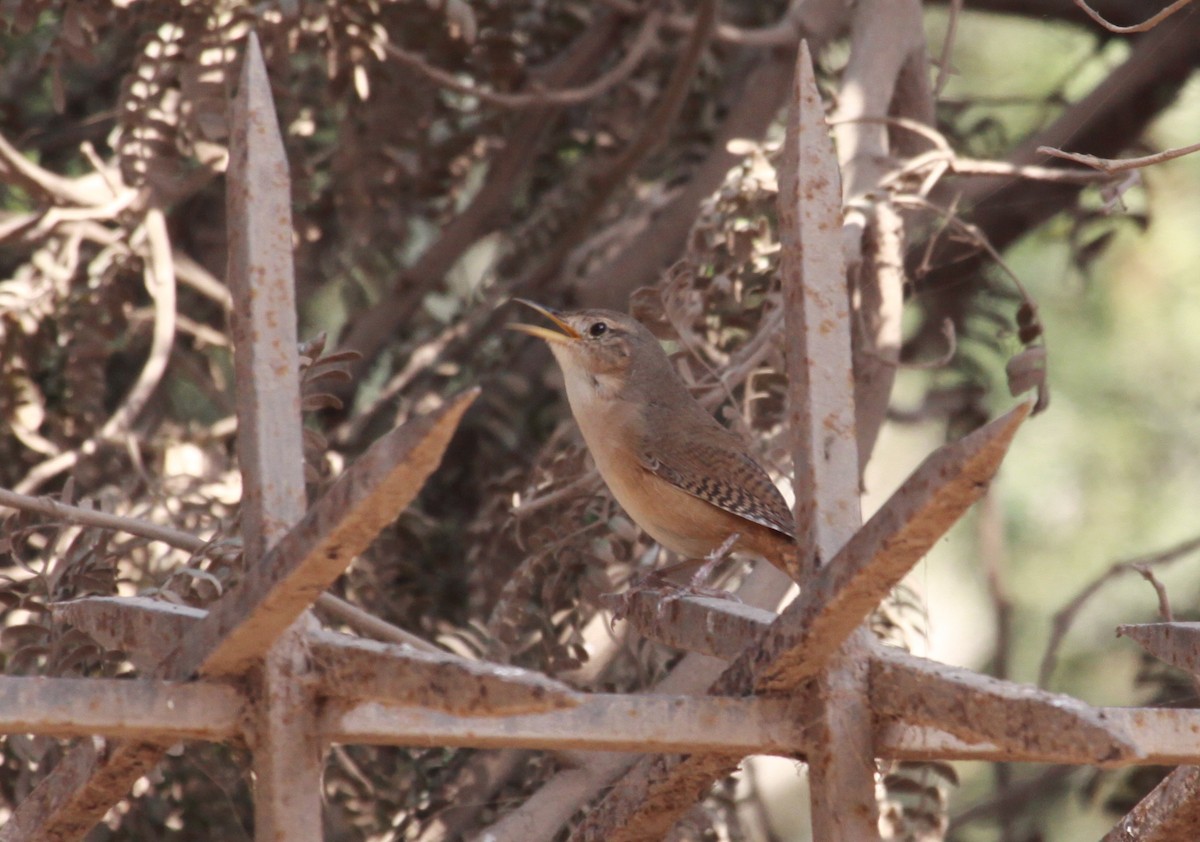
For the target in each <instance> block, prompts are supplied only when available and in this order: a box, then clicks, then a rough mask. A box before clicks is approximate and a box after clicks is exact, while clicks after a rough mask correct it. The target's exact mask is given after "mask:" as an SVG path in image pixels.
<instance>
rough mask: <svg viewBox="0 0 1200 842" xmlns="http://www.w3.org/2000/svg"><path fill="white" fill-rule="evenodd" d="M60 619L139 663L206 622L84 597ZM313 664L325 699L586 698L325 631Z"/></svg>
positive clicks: (448, 709) (449, 658) (559, 702)
mask: <svg viewBox="0 0 1200 842" xmlns="http://www.w3.org/2000/svg"><path fill="white" fill-rule="evenodd" d="M52 610H53V612H54V616H55V617H56V618H57V619H60V620H63V621H66V622H69V623H71V624H72V625H74V626H76V627H77V628H80V629H82V630H84V631H86V632H87V633H88V634H90V635H91V636H92V637H93V638H95V639H96V640H97V641H98V642H99V643H100V644H101V645H103V646H105V647H107V648H109V649H119V650H121V651H123V652H125V653H126V656H127V657H129V658H130V659H131V660H133V662H134V663H135V664H136V663H158V661H159V660H161V659H162V657H163V656H165V655H166V654H167V653H168V650H169V649H170V647H171V644H172V641H175V640H178V639H180V638H181V637H183V636H185V635H186V634H187V633H188V632H189V630H190V629H191V628H193V627H195V626H196V625H198V624H199V623H200V622H201V621H202V620H203V619H204V618H205V616H206V615H207V612H206V611H204V610H203V609H199V608H189V607H184V606H179V605H172V604H170V603H167V602H162V601H160V600H154V599H146V598H143V597H84V598H82V599H77V600H72V601H70V602H62V603H58V604H57V605H55V606H53V607H52ZM304 648H305V651H306V652H307V653H308V658H309V660H310V662H311V669H310V670H309V674H308V675H307V676H306V677H305V678H304V681H305V682H306V683H308V684H311V685H313V687H312V689H313V692H314V693H315V694H316V695H317V696H318V697H331V698H336V699H338V700H339V701H341V702H343V703H357V702H363V701H380V702H390V703H393V704H406V705H420V706H423V707H427V708H430V709H432V710H437V711H442V712H445V713H451V714H456V715H460V716H501V715H510V714H516V713H523V714H525V713H536V712H539V711H548V710H558V709H562V708H568V707H573V706H575V705H576V704H578V703H579V699H580V696H579V694H577V693H576V692H575V691H573V690H572V689H571V688H569V687H567V686H566V685H564V684H561V683H559V682H557V681H554V680H552V679H550V678H547V677H546V676H544V675H542V674H541V673H536V672H530V671H528V670H524V669H520V668H518V667H510V666H501V665H499V664H492V663H488V662H486V661H468V660H466V659H464V658H460V657H458V656H456V655H451V654H450V653H448V652H443V653H430V652H426V651H419V650H414V649H412V648H411V647H409V646H406V645H397V644H389V643H379V642H377V641H373V640H363V639H361V638H356V637H351V636H349V635H344V634H341V633H339V632H334V631H328V630H324V629H318V630H313V631H309V632H307V633H306V634H305V637H304Z"/></svg>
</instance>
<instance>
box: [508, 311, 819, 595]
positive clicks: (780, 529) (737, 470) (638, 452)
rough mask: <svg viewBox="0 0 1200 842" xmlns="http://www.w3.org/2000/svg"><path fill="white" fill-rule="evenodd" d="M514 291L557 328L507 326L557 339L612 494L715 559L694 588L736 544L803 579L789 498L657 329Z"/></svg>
mask: <svg viewBox="0 0 1200 842" xmlns="http://www.w3.org/2000/svg"><path fill="white" fill-rule="evenodd" d="M515 300H516V301H519V302H520V303H521V304H524V305H526V306H527V307H531V308H533V309H534V310H537V311H538V312H539V313H541V314H542V315H544V316H545V317H546V318H548V319H549V320H550V321H552V322H553V323H554V326H555V327H556V328H557V330H551V329H549V328H546V327H537V326H534V325H527V324H512V325H510V327H511V328H513V329H515V330H519V331H522V332H524V333H527V334H529V335H531V336H536V337H538V338H539V339H544V340H545V341H546V342H547V343H548V344H549V345H550V350H551V351H552V352H553V353H554V358H555V359H556V360H557V361H558V365H559V367H560V368H561V369H562V372H563V379H564V380H565V381H566V387H567V400H568V402H569V403H570V405H571V412H572V414H573V415H574V416H575V421H576V423H578V424H579V430H580V432H582V433H583V440H584V441H585V442H586V443H587V446H588V450H590V451H591V454H592V458H593V459H595V461H596V467H597V468H598V469H599V470H600V476H601V477H603V479H604V482H605V483H606V484H607V485H608V488H609V490H610V491H611V492H612V495H613V497H615V498H616V500H617V502H618V503H620V504H621V506H622V508H624V509H625V511H626V512H627V513H628V514H629V516H630V517H631V518H633V520H634V521H635V522H636V523H637V524H638V526H640V527H641V528H642V529H644V530H646V532H648V533H649V534H650V536H651V537H652V538H654V540H656V541H658V542H659V543H660V544H662V545H663V546H664V547H666V548H667V549H670V550H674V551H675V552H677V553H679V554H680V555H682V556H684V557H685V558H686V559H693V560H697V559H702V558H704V559H708V562H709V563H708V564H705V565H704V567H703V568H701V570H700V572H699V573H697V574H696V577H695V579H694V580H693V585H696V584H697V583H699V582H702V581H703V580H704V578H705V577H706V576H707V575H708V573H709V572H710V568H711V567H712V566H714V565H715V564H716V563H717V562H719V561H720V560H721V559H722V558H723V557H724V556H725V555H726V553H728V552H730V551H739V550H740V551H743V552H746V553H751V554H753V555H757V556H760V557H762V558H765V559H766V560H767V561H769V562H771V563H772V564H774V565H775V566H776V567H778V568H779V569H780V570H782V571H784V572H785V573H787V574H788V575H789V576H792V577H793V578H795V577H796V575H797V572H798V571H797V570H796V543H795V537H794V533H793V522H792V515H791V512H790V511H788V506H787V503H786V502H785V501H784V499H783V495H782V494H780V493H779V489H777V488H776V487H775V484H774V483H773V482H771V478H770V477H769V476H768V475H767V472H766V471H764V470H763V469H762V467H761V466H759V464H758V463H757V462H755V461H754V459H752V458H751V457H750V455H749V454H748V453H747V452H746V448H745V446H744V445H743V444H742V442H741V441H740V440H739V439H738V437H737V436H736V435H734V434H733V433H732V432H730V431H729V430H727V429H725V427H723V426H721V424H719V423H718V422H717V420H716V419H715V418H713V417H712V415H710V414H709V413H708V412H707V411H706V410H705V409H704V407H702V406H701V405H700V404H699V403H697V402H696V399H695V398H693V397H692V395H691V393H690V392H689V391H688V389H687V386H685V385H684V383H683V381H682V380H681V379H680V378H679V375H678V374H677V373H676V371H675V367H674V366H673V365H672V364H671V361H670V359H669V358H668V357H667V354H666V352H665V351H664V350H663V349H662V346H661V345H660V344H659V343H658V340H657V339H655V337H654V334H652V333H651V332H650V331H649V330H647V329H646V327H645V326H644V325H642V324H641V323H639V322H638V321H637V320H636V319H634V318H633V317H631V316H627V315H624V314H623V313H616V312H613V311H611V310H579V311H576V312H571V313H560V312H557V311H555V310H551V309H549V308H547V307H543V306H541V305H539V304H534V303H533V302H531V301H525V300H523V299H519V298H518V299H515Z"/></svg>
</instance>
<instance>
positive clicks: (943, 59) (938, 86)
mask: <svg viewBox="0 0 1200 842" xmlns="http://www.w3.org/2000/svg"><path fill="white" fill-rule="evenodd" d="M962 7H963V0H950V8H949V20H947V22H946V37H945V38H943V39H942V54H941V55H940V56H938V60H937V69H938V72H937V80H936V81H935V82H934V83H933V98H934V99H935V100H936V99H938V98H939V97H941V95H942V91H944V90H945V89H946V83H947V82H949V81H950V53H952V52H953V51H954V39H955V36H957V35H958V16H959V15H960V14H962Z"/></svg>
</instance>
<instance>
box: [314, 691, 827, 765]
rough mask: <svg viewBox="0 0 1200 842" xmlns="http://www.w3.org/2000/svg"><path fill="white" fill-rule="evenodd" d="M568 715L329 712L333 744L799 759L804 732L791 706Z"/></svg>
mask: <svg viewBox="0 0 1200 842" xmlns="http://www.w3.org/2000/svg"><path fill="white" fill-rule="evenodd" d="M578 699H579V704H578V705H577V706H576V707H573V708H570V709H569V710H561V711H552V712H547V713H539V714H530V715H522V716H506V717H496V718H487V719H482V718H480V717H466V716H453V715H451V714H444V713H437V712H434V711H429V710H422V709H419V708H406V707H399V706H396V705H384V704H377V703H366V704H360V705H355V706H354V707H352V708H350V709H349V710H343V711H336V710H333V711H329V712H327V714H326V715H325V717H324V718H323V719H322V720H321V728H322V730H323V731H324V732H325V736H326V737H327V738H328V739H329V740H330V741H331V742H337V743H377V744H390V745H404V746H470V747H474V748H500V747H507V746H513V747H516V746H519V747H522V748H531V749H552V750H597V751H627V752H664V751H666V752H672V751H686V752H720V753H735V754H737V753H741V754H783V755H792V754H795V753H797V752H799V751H802V750H803V747H804V739H803V736H804V734H803V732H804V729H803V727H802V726H801V724H800V722H799V721H798V720H799V717H798V716H796V715H795V711H794V708H795V704H794V702H793V701H792V700H788V699H779V698H776V699H755V698H745V699H741V698H721V697H693V696H626V695H618V694H599V693H598V694H594V695H584V694H580V695H579V696H578Z"/></svg>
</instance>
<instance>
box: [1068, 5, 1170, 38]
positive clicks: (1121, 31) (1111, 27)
mask: <svg viewBox="0 0 1200 842" xmlns="http://www.w3.org/2000/svg"><path fill="white" fill-rule="evenodd" d="M1190 2H1192V0H1175V2H1174V3H1172V4H1171V5H1170V6H1167V8H1165V9H1163V10H1162V11H1161V12H1159V13H1158V14H1156V15H1154V16H1153V17H1151V18H1150V19H1149V20H1146V21H1143V22H1142V23H1137V24H1134V25H1133V26H1117V25H1116V24H1114V23H1109V22H1108V21H1106V20H1105V19H1104V18H1103V17H1102V16H1101V15H1100V13H1099V12H1097V11H1096V10H1095V9H1093V8H1092V7H1091V6H1089V5H1088V4H1087V2H1086V0H1075V5H1076V6H1078V7H1079V8H1081V9H1083V11H1084V13H1085V14H1086V15H1087V16H1088V17H1089V18H1091V19H1092V20H1094V21H1095V22H1096V23H1098V24H1100V25H1101V26H1103V27H1104V28H1105V29H1107V30H1108V31H1109V32H1115V33H1117V34H1118V35H1125V34H1127V33H1130V32H1145V31H1146V30H1148V29H1153V28H1154V27H1156V26H1158V25H1159V24H1160V23H1162V22H1163V21H1164V20H1166V19H1167V18H1169V17H1170V16H1171V15H1173V14H1175V13H1176V12H1178V11H1179V10H1180V9H1182V8H1183V7H1184V6H1186V5H1187V4H1188V3H1190Z"/></svg>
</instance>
